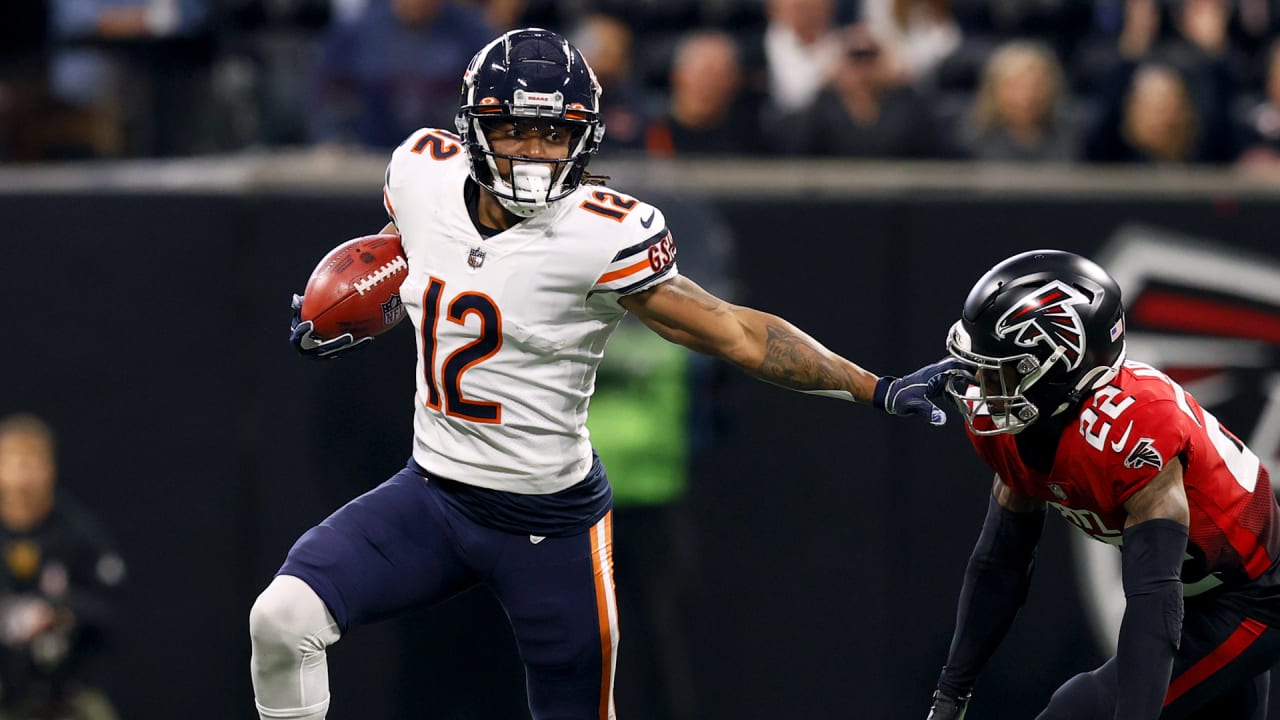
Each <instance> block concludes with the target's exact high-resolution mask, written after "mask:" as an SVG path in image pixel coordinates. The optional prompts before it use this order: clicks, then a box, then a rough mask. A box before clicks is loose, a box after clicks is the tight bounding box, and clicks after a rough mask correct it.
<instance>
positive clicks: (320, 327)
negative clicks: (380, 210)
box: [302, 235, 409, 340]
mask: <svg viewBox="0 0 1280 720" xmlns="http://www.w3.org/2000/svg"><path fill="white" fill-rule="evenodd" d="M408 274H409V262H408V260H407V259H406V258H405V255H404V248H403V247H401V245H400V236H399V235H367V236H365V237H358V238H355V239H354V240H348V241H346V242H344V243H342V244H341V245H339V246H338V247H336V248H334V249H333V250H331V251H330V252H329V254H328V255H325V256H324V259H323V260H321V261H320V264H319V265H317V266H316V269H315V270H314V271H313V272H312V273H311V279H309V280H308V281H307V289H306V292H305V293H304V294H303V298H302V319H303V320H310V321H311V323H312V326H313V328H312V333H313V334H314V335H315V337H317V338H319V339H321V340H328V339H331V338H335V337H337V336H339V335H342V334H344V333H351V334H352V335H353V336H355V338H356V339H357V340H358V339H360V338H362V337H374V336H376V335H381V334H382V333H384V332H386V331H388V330H390V329H391V328H393V327H395V326H396V324H397V323H399V322H400V321H401V320H403V319H404V304H403V303H401V302H400V283H402V282H404V279H405V277H406V276H407V275H408Z"/></svg>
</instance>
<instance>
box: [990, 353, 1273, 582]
mask: <svg viewBox="0 0 1280 720" xmlns="http://www.w3.org/2000/svg"><path fill="white" fill-rule="evenodd" d="M969 437H970V440H971V441H972V442H973V446H974V448H975V449H976V450H977V451H978V454H979V455H980V456H981V457H982V459H983V460H985V461H986V463H987V464H988V465H990V466H991V468H992V469H993V470H995V471H996V473H997V474H999V476H1000V478H1001V479H1002V480H1003V481H1004V483H1005V484H1006V485H1008V486H1009V487H1010V488H1012V489H1013V490H1015V491H1017V492H1018V493H1021V494H1023V495H1027V496H1029V497H1033V498H1036V499H1037V500H1042V501H1044V502H1046V503H1048V504H1049V505H1051V506H1052V507H1053V508H1054V509H1056V510H1057V511H1058V512H1059V513H1061V514H1062V516H1063V517H1064V518H1066V519H1067V521H1068V522H1070V523H1071V524H1072V525H1075V526H1076V527H1077V528H1079V529H1080V530H1083V531H1084V532H1085V533H1087V534H1088V535H1090V536H1092V537H1093V538H1095V539H1098V540H1101V541H1103V542H1107V543H1111V544H1113V545H1119V544H1121V533H1122V532H1123V531H1124V523H1125V515H1126V514H1125V509H1124V503H1125V502H1126V501H1128V499H1129V498H1130V497H1132V496H1133V495H1134V493H1136V492H1138V490H1140V489H1142V487H1143V486H1145V485H1146V484H1147V483H1148V482H1150V481H1151V479H1152V478H1154V477H1155V476H1156V474H1157V473H1159V472H1160V471H1161V470H1162V469H1163V468H1164V466H1165V464H1166V463H1168V462H1171V461H1173V459H1174V458H1179V459H1181V460H1182V464H1183V480H1182V482H1183V485H1184V486H1185V488H1186V493H1187V504H1188V505H1189V506H1190V509H1191V524H1190V533H1189V540H1188V543H1187V553H1188V557H1187V560H1186V561H1185V562H1184V563H1183V568H1182V580H1183V582H1184V583H1186V584H1187V586H1186V589H1185V591H1186V592H1185V594H1186V595H1188V596H1190V595H1195V594H1198V593H1201V592H1204V591H1205V590H1208V589H1211V588H1213V587H1216V586H1219V585H1222V584H1224V583H1225V584H1228V585H1233V586H1234V585H1238V584H1242V583H1244V582H1248V581H1250V580H1255V579H1257V578H1258V577H1259V576H1261V575H1262V574H1263V573H1265V572H1266V571H1267V570H1268V568H1270V567H1271V565H1272V563H1273V562H1274V561H1275V559H1276V558H1277V557H1280V522H1277V516H1278V513H1280V508H1277V506H1276V499H1275V495H1274V494H1273V493H1272V490H1271V481H1270V478H1269V476H1268V474H1267V470H1266V468H1265V467H1263V466H1262V465H1261V463H1260V462H1259V461H1258V457H1257V456H1256V455H1254V454H1253V452H1252V451H1250V450H1249V448H1248V447H1246V446H1245V445H1244V443H1242V442H1240V440H1239V439H1238V438H1236V436H1235V435H1233V434H1231V433H1230V432H1229V431H1228V430H1227V429H1226V428H1224V427H1222V426H1221V425H1219V424H1218V420H1217V418H1215V417H1214V416H1213V415H1212V414H1210V413H1208V412H1205V411H1204V409H1203V408H1201V407H1200V404H1199V403H1197V402H1196V400H1195V398H1193V397H1192V396H1191V395H1189V394H1188V393H1187V392H1186V391H1185V390H1183V389H1182V387H1181V386H1179V385H1178V384H1177V383H1176V382H1174V381H1173V380H1170V379H1169V377H1168V376H1167V375H1165V374H1164V373H1162V372H1160V371H1159V370H1156V369H1155V368H1152V367H1151V366H1149V365H1144V364H1142V363H1136V362H1129V363H1126V364H1125V365H1124V367H1123V368H1122V369H1121V370H1120V373H1119V374H1118V375H1117V376H1116V378H1115V379H1114V380H1112V382H1111V383H1110V384H1109V385H1107V386H1105V387H1103V388H1101V389H1099V390H1097V391H1095V392H1094V393H1093V396H1092V397H1090V398H1089V399H1088V400H1086V401H1085V402H1084V403H1083V404H1082V405H1081V407H1080V409H1079V410H1078V412H1077V415H1076V422H1075V423H1074V424H1073V425H1071V426H1068V429H1067V430H1065V431H1064V432H1063V435H1062V439H1061V440H1060V441H1059V443H1058V449H1057V453H1056V455H1055V456H1054V461H1053V468H1052V470H1051V471H1050V472H1049V474H1047V475H1046V474H1044V473H1042V472H1039V471H1037V470H1034V469H1032V468H1030V467H1028V466H1027V465H1026V464H1025V463H1024V462H1023V461H1022V458H1021V457H1020V456H1019V454H1018V448H1017V445H1016V442H1015V437H1014V436H1013V435H1007V434H1005V435H988V436H979V435H974V434H973V433H970V435H969Z"/></svg>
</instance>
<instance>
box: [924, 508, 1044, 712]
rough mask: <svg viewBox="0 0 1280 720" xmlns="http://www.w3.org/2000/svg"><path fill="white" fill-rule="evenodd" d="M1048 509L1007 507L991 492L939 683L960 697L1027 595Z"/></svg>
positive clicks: (969, 685)
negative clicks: (1021, 511)
mask: <svg viewBox="0 0 1280 720" xmlns="http://www.w3.org/2000/svg"><path fill="white" fill-rule="evenodd" d="M1043 529H1044V510H1038V511H1036V512H1029V513H1020V512H1013V511H1012V510H1006V509H1005V508H1003V507H1001V506H1000V504H999V503H997V502H996V500H995V498H994V497H992V498H991V501H990V504H988V506H987V519H986V520H985V521H984V522H983V524H982V534H981V535H979V536H978V543H977V545H975V546H974V548H973V555H972V556H970V557H969V566H968V568H967V569H966V570H965V573H964V586H963V587H962V588H961V590H960V603H959V607H958V609H957V610H956V630H955V634H954V635H952V636H951V651H950V652H949V653H948V654H947V664H946V666H945V667H943V668H942V677H941V678H939V680H938V689H939V690H940V691H942V692H943V693H944V694H945V695H947V696H949V697H953V698H961V697H964V696H966V695H968V694H969V693H970V691H972V690H973V684H974V682H975V681H976V680H977V678H978V673H979V671H981V670H982V667H983V665H985V664H986V662H987V660H988V659H989V658H990V657H991V654H992V653H993V652H995V649H996V647H997V646H999V644H1000V641H1001V640H1003V639H1004V635H1005V633H1006V632H1008V630H1009V626H1010V625H1012V624H1013V618H1014V616H1015V615H1017V613H1018V608H1020V607H1022V603H1023V601H1024V600H1026V597H1027V588H1028V587H1029V586H1030V584H1031V569H1032V565H1033V561H1034V560H1035V552H1036V544H1037V543H1038V542H1040V532H1041V531H1042V530H1043Z"/></svg>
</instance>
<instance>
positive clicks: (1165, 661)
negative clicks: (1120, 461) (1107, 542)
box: [1115, 519, 1187, 718]
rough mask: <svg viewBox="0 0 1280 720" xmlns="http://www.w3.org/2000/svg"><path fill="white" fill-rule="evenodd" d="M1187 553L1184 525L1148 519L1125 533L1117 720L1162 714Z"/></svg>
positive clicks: (1178, 629) (1175, 643) (1176, 635)
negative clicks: (1184, 560) (1123, 605)
mask: <svg viewBox="0 0 1280 720" xmlns="http://www.w3.org/2000/svg"><path fill="white" fill-rule="evenodd" d="M1186 551H1187V526H1186V525H1183V524H1182V523H1180V522H1175V521H1173V520H1163V519H1159V520H1148V521H1146V522H1141V523H1138V524H1137V525H1133V526H1132V527H1129V528H1126V529H1125V531H1124V546H1123V548H1122V550H1121V554H1122V560H1121V562H1122V568H1121V572H1122V573H1123V577H1124V596H1125V601H1126V603H1127V604H1126V606H1125V611H1124V620H1123V621H1121V623H1120V643H1119V649H1118V650H1117V652H1116V669H1117V670H1118V672H1119V676H1120V682H1119V685H1120V694H1119V697H1118V698H1117V700H1116V715H1115V716H1116V717H1117V718H1155V717H1157V716H1159V715H1160V710H1161V708H1162V706H1163V705H1164V697H1165V694H1166V693H1167V692H1168V691H1169V676H1170V674H1171V673H1172V672H1173V655H1174V653H1175V652H1177V650H1178V642H1179V639H1180V638H1181V635H1182V581H1181V580H1180V578H1179V573H1180V571H1181V569H1182V558H1183V555H1184V553H1186Z"/></svg>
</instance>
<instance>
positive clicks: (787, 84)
mask: <svg viewBox="0 0 1280 720" xmlns="http://www.w3.org/2000/svg"><path fill="white" fill-rule="evenodd" d="M766 9H767V12H768V19H769V23H768V26H767V27H766V28H765V33H764V61H765V65H766V68H767V72H768V93H769V104H770V107H771V111H772V112H774V113H776V114H778V115H786V114H788V113H792V112H795V111H797V110H800V109H801V108H805V107H808V106H809V105H810V104H811V103H813V100H814V98H816V97H817V96H818V93H819V92H820V91H821V90H822V88H823V86H824V85H826V83H827V80H828V79H830V77H831V72H832V71H833V70H834V69H835V67H836V65H837V64H839V61H840V34H839V32H838V31H837V28H836V26H835V6H834V5H833V3H832V0H768V4H767V6H766Z"/></svg>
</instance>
